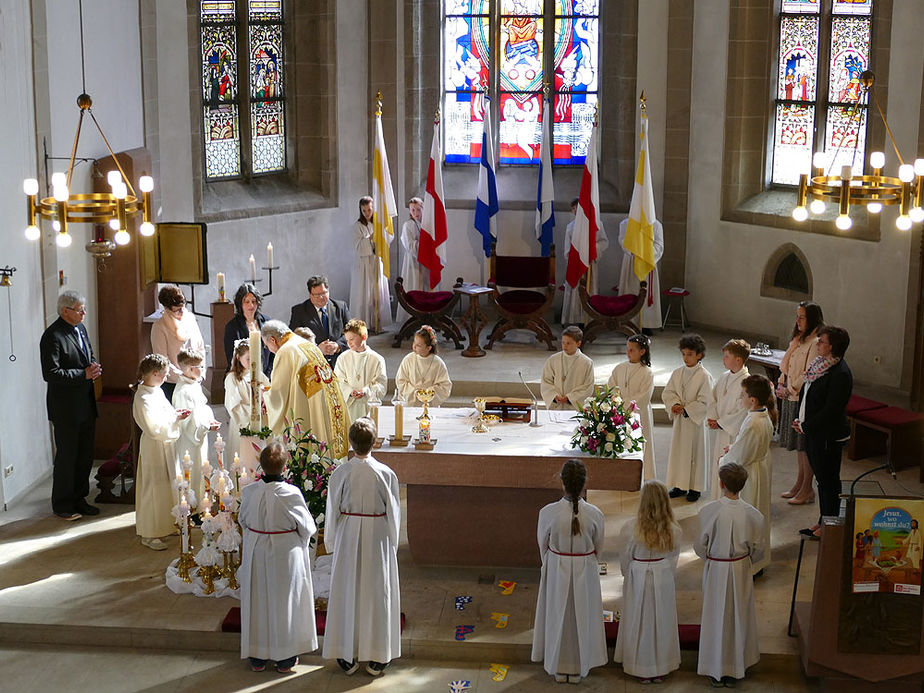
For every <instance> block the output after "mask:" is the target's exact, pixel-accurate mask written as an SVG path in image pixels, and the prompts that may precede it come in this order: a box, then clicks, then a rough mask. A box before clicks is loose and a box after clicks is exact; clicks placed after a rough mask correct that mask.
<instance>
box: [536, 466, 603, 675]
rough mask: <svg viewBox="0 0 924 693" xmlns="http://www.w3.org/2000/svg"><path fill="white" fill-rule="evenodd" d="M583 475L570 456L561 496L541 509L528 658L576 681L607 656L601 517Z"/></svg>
mask: <svg viewBox="0 0 924 693" xmlns="http://www.w3.org/2000/svg"><path fill="white" fill-rule="evenodd" d="M586 480H587V470H586V469H585V468H584V463H583V462H581V461H580V460H568V461H567V462H565V464H564V466H562V469H561V485H562V489H563V490H564V493H565V495H564V497H563V498H562V499H561V500H560V501H558V502H556V503H550V504H549V505H547V506H545V507H544V508H542V510H540V511H539V527H538V530H537V538H538V540H539V554H540V557H541V559H542V576H541V578H540V580H539V596H538V599H537V603H536V622H535V624H534V626H533V650H532V660H533V661H534V662H542V663H543V668H544V669H545V670H546V672H548V673H549V674H551V675H552V676H554V677H555V680H556V681H557V682H558V683H565V682H567V683H579V682H580V680H581V678H583V677H586V676H587V674H588V673H589V672H590V670H591V669H592V668H593V667H599V666H603V665H604V664H606V660H607V656H606V635H605V634H604V631H603V598H602V596H601V593H600V575H599V573H598V569H597V554H598V553H599V552H600V551H602V549H603V535H604V528H605V520H604V517H603V513H602V512H600V509H599V508H597V507H596V506H595V505H591V504H590V503H588V502H587V501H585V500H583V499H582V498H581V494H582V492H583V490H584V484H585V482H586Z"/></svg>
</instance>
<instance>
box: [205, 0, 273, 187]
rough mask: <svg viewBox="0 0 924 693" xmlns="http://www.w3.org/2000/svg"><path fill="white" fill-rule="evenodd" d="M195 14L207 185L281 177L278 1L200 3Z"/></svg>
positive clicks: (225, 0) (213, 1)
mask: <svg viewBox="0 0 924 693" xmlns="http://www.w3.org/2000/svg"><path fill="white" fill-rule="evenodd" d="M199 11H200V15H199V16H200V36H201V58H202V65H201V67H202V114H203V147H204V152H205V156H204V162H205V178H206V179H207V180H210V181H211V180H225V179H233V178H246V177H250V176H256V175H263V174H268V173H278V172H281V171H285V170H286V146H285V88H284V74H285V70H284V67H285V62H284V54H283V10H282V0H238V1H237V2H235V0H201V2H200V10H199ZM240 46H243V48H240Z"/></svg>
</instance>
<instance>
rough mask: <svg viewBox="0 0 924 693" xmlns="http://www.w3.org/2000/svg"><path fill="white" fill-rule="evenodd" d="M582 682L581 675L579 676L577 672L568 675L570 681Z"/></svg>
mask: <svg viewBox="0 0 924 693" xmlns="http://www.w3.org/2000/svg"><path fill="white" fill-rule="evenodd" d="M580 682H581V677H580V676H577V675H575V674H569V675H568V683H580Z"/></svg>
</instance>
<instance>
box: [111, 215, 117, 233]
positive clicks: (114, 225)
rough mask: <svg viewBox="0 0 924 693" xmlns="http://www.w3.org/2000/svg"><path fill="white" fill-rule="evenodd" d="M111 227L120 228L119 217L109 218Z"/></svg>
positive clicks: (115, 229) (114, 229)
mask: <svg viewBox="0 0 924 693" xmlns="http://www.w3.org/2000/svg"><path fill="white" fill-rule="evenodd" d="M109 228H110V229H112V230H113V231H118V230H119V220H118V218H117V217H113V218H112V219H110V220H109Z"/></svg>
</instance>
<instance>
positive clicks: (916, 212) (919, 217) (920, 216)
mask: <svg viewBox="0 0 924 693" xmlns="http://www.w3.org/2000/svg"><path fill="white" fill-rule="evenodd" d="M908 216H909V217H911V221H913V222H914V223H915V224H920V223H921V222H922V221H924V209H922V208H921V207H912V208H911V210H910V211H909V212H908Z"/></svg>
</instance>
